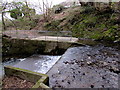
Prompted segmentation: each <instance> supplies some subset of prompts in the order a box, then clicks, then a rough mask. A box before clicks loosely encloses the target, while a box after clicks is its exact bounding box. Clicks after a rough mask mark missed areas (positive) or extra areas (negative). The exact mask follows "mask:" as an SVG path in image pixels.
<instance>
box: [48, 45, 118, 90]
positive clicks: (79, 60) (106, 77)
mask: <svg viewBox="0 0 120 90" xmlns="http://www.w3.org/2000/svg"><path fill="white" fill-rule="evenodd" d="M119 60H120V51H119V50H117V49H114V48H111V47H105V46H103V45H97V46H83V47H73V48H69V49H68V50H67V51H66V52H65V54H64V55H63V56H62V58H61V59H60V60H59V61H58V62H57V63H56V64H55V65H54V66H53V68H52V69H51V70H50V71H49V72H48V73H47V74H48V75H49V78H50V87H52V88H118V87H119V83H118V78H119V73H120V70H119V64H120V61H119Z"/></svg>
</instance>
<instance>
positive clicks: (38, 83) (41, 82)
mask: <svg viewBox="0 0 120 90" xmlns="http://www.w3.org/2000/svg"><path fill="white" fill-rule="evenodd" d="M4 70H5V75H6V76H11V75H12V76H17V77H19V78H21V79H25V80H27V81H30V82H33V83H35V85H34V86H33V87H32V88H49V86H48V85H49V77H48V76H47V75H46V74H41V73H37V72H32V71H29V70H25V69H20V68H15V67H11V66H5V67H4Z"/></svg>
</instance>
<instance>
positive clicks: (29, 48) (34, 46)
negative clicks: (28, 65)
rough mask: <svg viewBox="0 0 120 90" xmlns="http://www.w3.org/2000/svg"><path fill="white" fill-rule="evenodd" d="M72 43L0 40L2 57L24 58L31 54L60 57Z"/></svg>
mask: <svg viewBox="0 0 120 90" xmlns="http://www.w3.org/2000/svg"><path fill="white" fill-rule="evenodd" d="M71 45H72V43H68V42H56V41H39V40H25V39H11V38H3V39H2V55H3V60H4V57H11V58H12V57H13V56H18V57H22V56H23V57H24V56H29V55H33V54H48V55H62V54H63V53H64V52H65V51H66V49H68V48H69V47H70V46H71Z"/></svg>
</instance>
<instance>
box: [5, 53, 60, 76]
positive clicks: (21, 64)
mask: <svg viewBox="0 0 120 90" xmlns="http://www.w3.org/2000/svg"><path fill="white" fill-rule="evenodd" d="M60 57H61V56H49V55H33V56H31V57H28V58H24V59H17V60H10V61H7V62H5V63H4V65H6V66H13V67H17V68H22V69H26V70H30V71H33V72H38V73H43V74H46V73H47V72H48V71H49V70H50V69H51V68H52V66H53V65H54V64H55V63H56V62H57V61H58V60H59V59H60Z"/></svg>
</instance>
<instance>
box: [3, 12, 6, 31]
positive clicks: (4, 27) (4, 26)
mask: <svg viewBox="0 0 120 90" xmlns="http://www.w3.org/2000/svg"><path fill="white" fill-rule="evenodd" d="M2 30H3V31H4V30H6V25H5V21H4V12H2Z"/></svg>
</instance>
